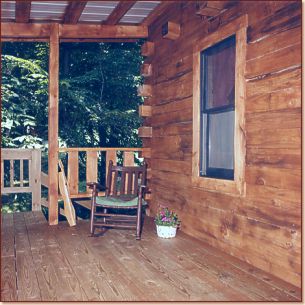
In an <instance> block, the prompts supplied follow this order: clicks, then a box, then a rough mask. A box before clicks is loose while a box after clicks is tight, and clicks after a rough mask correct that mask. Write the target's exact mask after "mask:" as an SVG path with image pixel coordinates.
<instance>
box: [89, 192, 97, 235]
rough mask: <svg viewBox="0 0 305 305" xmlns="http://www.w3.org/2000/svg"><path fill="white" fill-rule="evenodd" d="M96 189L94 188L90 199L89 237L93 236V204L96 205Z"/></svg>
mask: <svg viewBox="0 0 305 305" xmlns="http://www.w3.org/2000/svg"><path fill="white" fill-rule="evenodd" d="M95 196H96V187H94V189H93V191H92V198H91V214H90V233H91V236H92V237H93V236H94V229H95V228H94V214H95V209H96V207H95V203H96V199H95Z"/></svg>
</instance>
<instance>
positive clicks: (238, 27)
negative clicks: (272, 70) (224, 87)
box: [192, 15, 248, 196]
mask: <svg viewBox="0 0 305 305" xmlns="http://www.w3.org/2000/svg"><path fill="white" fill-rule="evenodd" d="M247 26H248V16H247V15H243V16H240V17H238V18H237V19H235V20H233V21H232V22H230V23H229V24H227V25H225V26H223V27H221V28H219V29H217V30H216V32H213V33H212V34H210V35H208V36H206V37H204V38H203V39H202V40H200V41H199V42H198V43H197V44H196V45H195V46H194V49H193V154H192V184H193V186H195V187H199V188H204V189H206V190H208V191H216V192H223V193H228V194H231V195H242V196H244V195H245V156H246V145H245V144H246V139H245V76H244V75H245V67H246V48H247ZM232 35H235V37H236V60H235V123H234V180H226V179H219V178H209V177H202V176H200V149H201V147H200V146H201V140H200V129H201V128H200V121H201V119H200V116H201V111H200V104H201V100H200V87H201V86H200V85H201V77H200V74H201V69H200V68H201V67H200V56H201V52H202V51H204V50H205V49H207V48H209V47H211V46H213V45H215V44H217V43H218V42H220V41H222V40H224V39H226V38H228V37H230V36H232Z"/></svg>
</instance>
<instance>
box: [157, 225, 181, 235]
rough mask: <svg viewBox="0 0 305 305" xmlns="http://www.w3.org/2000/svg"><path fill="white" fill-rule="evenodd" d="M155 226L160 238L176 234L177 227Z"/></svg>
mask: <svg viewBox="0 0 305 305" xmlns="http://www.w3.org/2000/svg"><path fill="white" fill-rule="evenodd" d="M156 226H157V234H158V236H159V237H162V238H173V237H175V236H176V233H177V228H176V227H169V226H159V225H156Z"/></svg>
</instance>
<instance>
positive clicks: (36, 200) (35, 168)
mask: <svg viewBox="0 0 305 305" xmlns="http://www.w3.org/2000/svg"><path fill="white" fill-rule="evenodd" d="M29 172H30V173H31V188H32V211H40V210H41V151H40V150H35V149H34V150H33V151H32V162H31V167H29Z"/></svg>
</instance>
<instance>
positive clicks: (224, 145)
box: [200, 36, 235, 180]
mask: <svg viewBox="0 0 305 305" xmlns="http://www.w3.org/2000/svg"><path fill="white" fill-rule="evenodd" d="M200 67H201V71H200V72H201V74H200V80H201V88H200V99H201V107H200V108H201V109H200V110H201V111H200V114H201V124H200V127H201V129H200V140H201V145H200V146H201V150H200V176H205V177H213V178H222V179H231V180H234V121H235V120H234V118H235V36H232V37H229V38H227V39H225V40H223V41H221V42H219V43H217V44H216V45H214V46H212V47H210V48H208V49H206V50H204V51H202V52H201V56H200Z"/></svg>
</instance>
